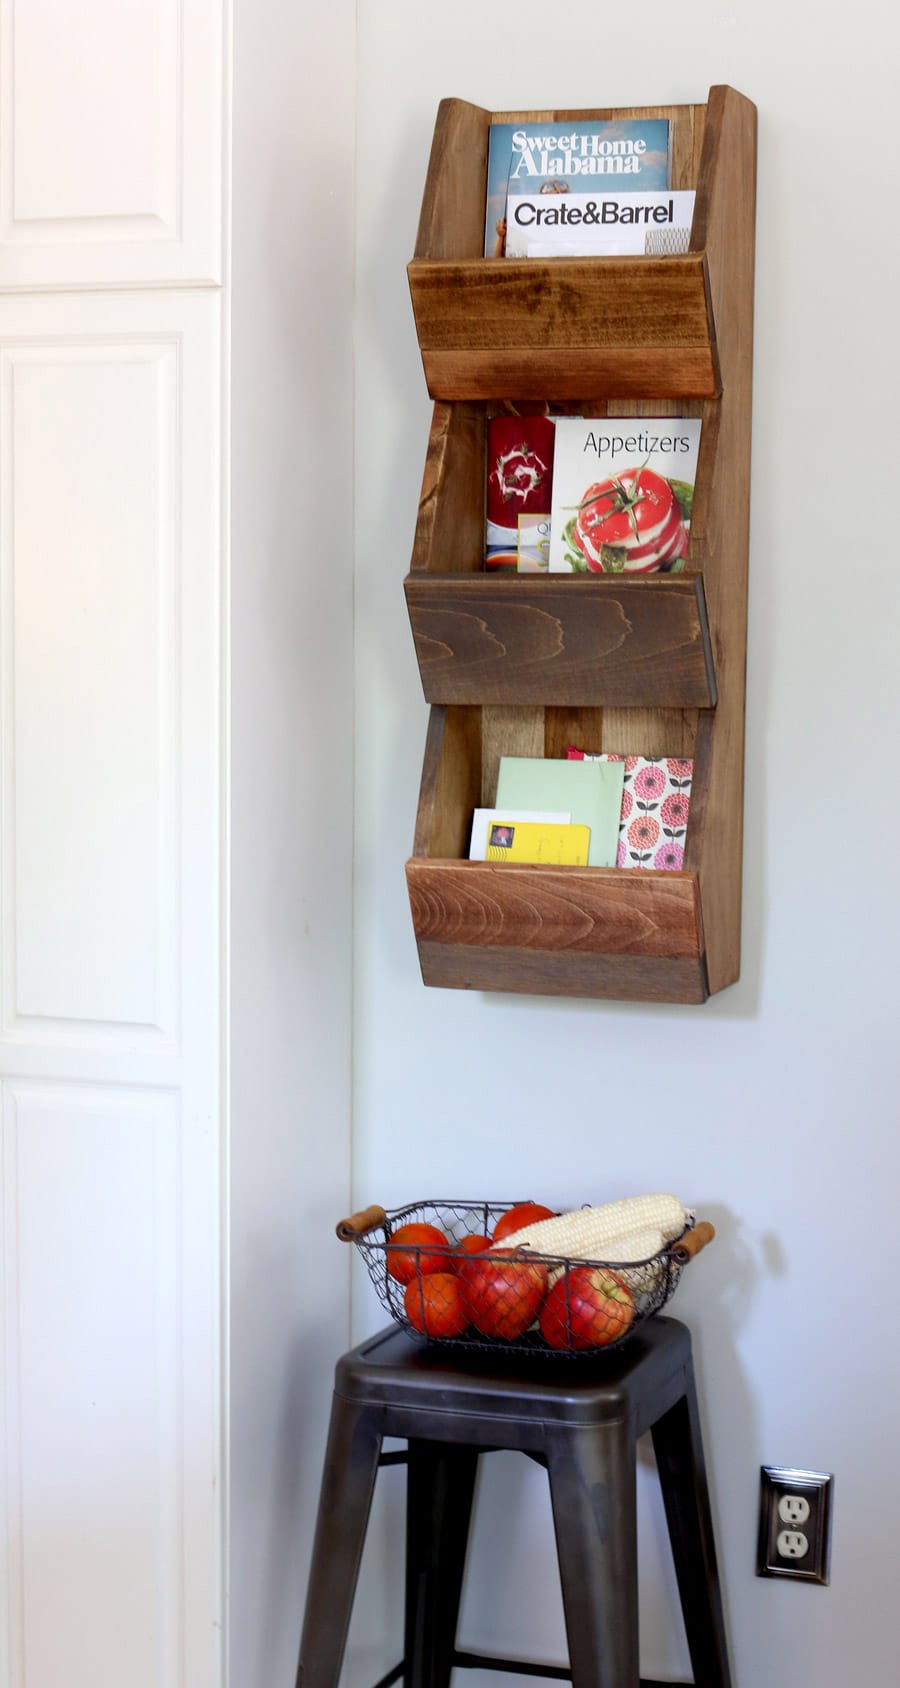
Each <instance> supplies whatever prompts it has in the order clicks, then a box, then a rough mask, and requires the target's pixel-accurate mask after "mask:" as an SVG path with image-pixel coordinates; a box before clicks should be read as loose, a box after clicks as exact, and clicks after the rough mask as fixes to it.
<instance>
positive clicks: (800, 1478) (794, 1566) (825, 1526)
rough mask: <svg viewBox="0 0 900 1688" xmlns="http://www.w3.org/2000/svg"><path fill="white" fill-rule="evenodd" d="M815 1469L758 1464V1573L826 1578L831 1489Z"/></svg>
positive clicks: (830, 1482)
mask: <svg viewBox="0 0 900 1688" xmlns="http://www.w3.org/2000/svg"><path fill="white" fill-rule="evenodd" d="M833 1482H834V1479H833V1477H831V1476H827V1475H826V1474H825V1473H824V1472H821V1471H800V1470H797V1469H796V1468H794V1467H792V1466H783V1465H764V1466H763V1467H762V1469H761V1471H760V1491H759V1538H758V1542H757V1549H756V1574H757V1576H758V1577H794V1578H799V1579H802V1580H803V1581H804V1582H816V1583H827V1582H828V1564H829V1558H830V1554H831V1491H832V1485H833Z"/></svg>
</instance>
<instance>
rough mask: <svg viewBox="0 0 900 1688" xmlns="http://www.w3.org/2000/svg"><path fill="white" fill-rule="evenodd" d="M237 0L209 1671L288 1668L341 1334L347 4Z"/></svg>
mask: <svg viewBox="0 0 900 1688" xmlns="http://www.w3.org/2000/svg"><path fill="white" fill-rule="evenodd" d="M309 23H310V19H309V18H308V17H304V16H303V15H302V12H300V11H298V8H297V7H296V6H292V5H290V4H287V3H286V0H265V4H260V3H259V0H252V3H251V0H237V3H236V5H235V19H234V24H235V38H234V134H233V153H234V210H233V250H234V265H233V312H232V337H233V390H232V417H233V451H232V519H233V538H232V593H231V649H232V665H231V674H232V709H231V732H232V785H231V805H230V808H231V831H232V856H231V886H232V895H231V909H232V988H231V1051H232V1071H231V1097H232V1122H231V1125H232V1129H231V1143H232V1153H231V1203H230V1222H231V1306H230V1317H231V1497H230V1498H231V1520H232V1523H231V1612H230V1636H231V1681H232V1683H233V1685H234V1688H280V1685H281V1684H285V1685H287V1684H288V1683H292V1682H293V1680H294V1671H295V1668H296V1658H297V1647H298V1645H299V1638H300V1616H301V1612H302V1600H303V1592H304V1588H305V1583H306V1567H307V1561H308V1555H309V1549H310V1545H311V1537H312V1523H313V1520H314V1516H315V1505H316V1497H317V1493H318V1485H319V1476H320V1470H321V1459H322V1450H323V1445H324V1434H325V1424H326V1415H327V1409H328V1401H329V1396H330V1389H331V1373H332V1369H333V1365H334V1360H335V1358H336V1357H337V1355H338V1354H340V1353H341V1352H342V1350H343V1349H344V1348H345V1347H346V1345H347V1337H348V1317H347V1297H348V1266H349V1262H348V1260H347V1258H346V1256H345V1254H344V1253H343V1252H342V1250H341V1249H340V1247H339V1245H338V1244H337V1242H336V1241H335V1237H334V1225H335V1222H336V1220H337V1219H339V1218H340V1217H341V1215H342V1213H343V1212H344V1211H346V1204H347V1201H348V1194H349V1143H350V1007H351V1002H350V970H351V933H350V907H351V817H352V808H353V788H352V768H353V745H352V714H351V711H352V671H351V617H352V509H351V500H350V492H349V477H350V473H351V467H352V397H353V394H352V344H351V326H352V269H353V263H352V259H353V224H352V216H353V212H352V164H353V130H354V114H353V7H352V5H351V4H350V0H337V3H336V4H333V5H331V6H329V7H328V8H327V10H326V11H325V12H323V13H322V14H321V15H317V19H316V40H315V45H314V47H312V46H311V44H310V40H309V35H308V28H309Z"/></svg>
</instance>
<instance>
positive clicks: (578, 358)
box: [422, 346, 720, 399]
mask: <svg viewBox="0 0 900 1688" xmlns="http://www.w3.org/2000/svg"><path fill="white" fill-rule="evenodd" d="M422 368H423V370H424V373H425V384H426V386H427V388H428V391H429V393H430V395H431V397H432V398H433V399H488V398H494V397H496V396H497V395H498V394H503V395H504V396H505V397H506V398H511V399H539V398H541V397H542V396H543V395H544V393H546V392H547V389H548V388H549V387H551V386H552V387H553V390H554V392H555V393H556V395H557V397H558V398H560V399H580V398H581V397H582V396H583V394H584V392H585V389H586V388H589V389H590V391H591V392H601V391H602V390H603V389H604V388H606V389H607V390H608V391H610V392H616V393H621V394H623V396H625V397H627V398H633V399H635V398H648V397H650V396H651V395H654V396H655V397H656V398H657V399H667V398H678V397H682V398H701V399H702V398H714V397H715V396H716V394H717V393H718V391H719V387H720V380H719V370H718V362H717V359H716V353H715V347H714V346H712V347H706V346H703V347H698V348H697V349H696V350H692V349H691V348H689V347H675V348H674V349H673V348H669V347H656V348H655V349H654V350H653V351H652V352H648V351H645V350H644V348H643V347H640V346H624V347H608V348H606V349H605V350H604V349H600V350H597V349H595V348H593V347H590V346H586V347H582V348H579V349H578V350H577V351H573V350H571V349H568V350H567V349H565V348H557V349H547V348H543V349H542V348H541V347H539V346H527V347H524V348H521V349H519V348H513V349H512V350H511V351H492V350H484V351H475V352H472V351H469V350H467V349H466V348H462V349H460V350H455V351H427V350H423V352H422Z"/></svg>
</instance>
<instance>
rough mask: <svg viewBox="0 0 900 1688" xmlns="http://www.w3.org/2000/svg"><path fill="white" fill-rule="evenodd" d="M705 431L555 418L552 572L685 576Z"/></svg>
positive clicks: (673, 420)
mask: <svg viewBox="0 0 900 1688" xmlns="http://www.w3.org/2000/svg"><path fill="white" fill-rule="evenodd" d="M700 426H701V424H700V418H699V417H686V416H664V417H658V418H654V417H646V416H640V417H638V416H625V417H617V416H605V417H602V418H595V419H593V420H588V419H587V418H585V417H583V416H560V417H557V419H556V442H555V450H554V457H553V498H552V501H551V505H550V572H551V573H556V574H573V573H574V574H623V573H625V574H651V573H658V574H678V573H680V571H681V570H682V569H683V568H684V560H685V557H686V556H687V550H688V541H689V539H690V531H691V511H692V508H693V502H694V482H695V480H696V475H697V457H698V454H699V450H700Z"/></svg>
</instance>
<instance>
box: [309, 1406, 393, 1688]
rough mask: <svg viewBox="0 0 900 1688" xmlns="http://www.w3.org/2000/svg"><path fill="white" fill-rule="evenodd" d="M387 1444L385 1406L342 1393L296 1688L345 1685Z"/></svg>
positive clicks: (332, 1430)
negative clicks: (349, 1637)
mask: <svg viewBox="0 0 900 1688" xmlns="http://www.w3.org/2000/svg"><path fill="white" fill-rule="evenodd" d="M380 1451H381V1412H380V1409H376V1408H372V1407H361V1406H355V1405H353V1404H352V1403H351V1402H349V1401H343V1400H341V1399H339V1397H338V1396H337V1395H335V1397H334V1399H333V1401H332V1407H331V1423H330V1426H329V1430H328V1446H327V1449H326V1452H325V1468H324V1471H323V1473H322V1487H321V1491H320V1495H319V1513H318V1518H317V1520H316V1534H315V1540H314V1542H313V1554H312V1564H311V1566H310V1574H309V1587H308V1589H307V1594H306V1611H305V1613H304V1618H303V1634H302V1636H301V1640H300V1660H299V1663H298V1665H297V1684H296V1688H337V1683H338V1678H339V1677H340V1674H341V1665H342V1663H343V1658H344V1648H345V1647H346V1644H347V1630H348V1629H349V1627H350V1613H351V1610H352V1607H353V1596H354V1594H355V1593H356V1581H357V1577H358V1575H359V1565H360V1560H361V1558H362V1551H363V1543H364V1541H365V1538H366V1526H367V1524H368V1522H369V1508H370V1506H371V1504H372V1492H373V1490H374V1487H375V1477H376V1474H377V1471H378V1455H379V1453H380Z"/></svg>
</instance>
